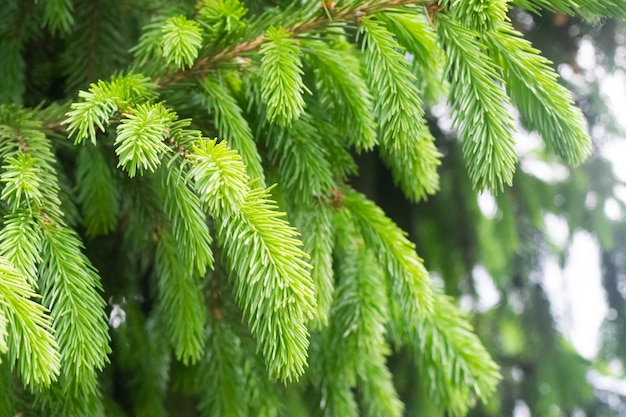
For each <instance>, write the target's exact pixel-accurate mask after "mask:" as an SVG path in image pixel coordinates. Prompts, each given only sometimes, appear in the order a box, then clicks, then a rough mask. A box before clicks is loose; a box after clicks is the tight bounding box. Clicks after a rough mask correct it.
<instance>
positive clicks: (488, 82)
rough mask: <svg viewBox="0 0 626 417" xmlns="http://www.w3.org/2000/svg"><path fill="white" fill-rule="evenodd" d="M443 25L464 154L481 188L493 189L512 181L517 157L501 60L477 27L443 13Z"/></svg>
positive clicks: (452, 99) (439, 23)
mask: <svg viewBox="0 0 626 417" xmlns="http://www.w3.org/2000/svg"><path fill="white" fill-rule="evenodd" d="M438 16H439V17H438V19H437V20H436V22H437V29H438V33H439V36H440V38H441V41H442V43H443V45H444V49H445V51H446V55H447V69H446V73H447V75H448V77H449V78H450V79H451V91H450V104H451V105H452V110H453V112H454V119H453V120H454V125H455V126H456V127H457V128H458V129H459V131H460V132H459V133H460V136H461V141H462V146H463V155H464V157H465V161H466V166H467V169H468V171H469V176H470V178H471V179H472V182H473V184H474V187H475V189H477V190H484V189H485V188H489V189H490V190H491V191H493V192H498V191H500V190H502V189H503V187H504V184H509V185H510V184H511V182H512V181H513V173H514V171H515V164H516V162H517V156H516V154H515V149H514V143H515V141H514V139H513V124H512V117H511V115H510V112H509V110H508V108H509V107H510V106H511V103H510V100H509V99H508V97H507V96H506V94H505V93H504V90H503V88H502V85H503V84H504V81H503V80H502V78H501V77H500V75H499V74H498V73H497V72H496V68H497V67H496V64H495V63H494V62H493V60H492V59H491V58H490V57H489V56H488V55H487V54H486V53H485V52H483V51H484V48H483V46H482V45H481V44H480V43H478V41H477V40H476V34H475V33H474V32H473V31H470V30H468V29H467V28H465V27H463V26H461V25H460V24H459V23H458V22H456V21H455V20H453V19H452V18H450V17H448V16H444V15H438Z"/></svg>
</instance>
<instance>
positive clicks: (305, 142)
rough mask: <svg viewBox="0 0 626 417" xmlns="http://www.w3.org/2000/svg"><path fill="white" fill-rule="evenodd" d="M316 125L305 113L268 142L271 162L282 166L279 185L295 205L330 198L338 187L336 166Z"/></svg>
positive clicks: (279, 168) (279, 166)
mask: <svg viewBox="0 0 626 417" xmlns="http://www.w3.org/2000/svg"><path fill="white" fill-rule="evenodd" d="M314 122H315V121H314V119H313V118H312V117H311V116H310V115H308V114H306V113H305V114H303V115H302V117H301V118H300V119H298V120H296V121H295V122H294V123H293V125H292V126H291V128H289V129H286V128H279V129H278V131H277V132H276V133H274V134H273V135H272V136H271V140H269V141H268V143H267V147H268V152H267V156H268V159H269V160H270V161H271V162H272V163H273V164H274V165H277V166H278V168H277V169H276V170H277V173H278V182H279V183H280V185H281V187H284V189H285V190H286V192H287V193H286V194H287V196H286V198H287V200H288V201H289V202H290V203H292V204H291V205H292V206H297V205H300V204H302V205H309V204H310V203H311V202H312V201H313V200H314V199H316V198H320V197H324V196H329V195H330V192H331V190H332V188H333V186H334V184H335V181H334V178H333V177H332V175H333V171H332V168H331V166H332V164H331V162H330V160H329V158H328V153H327V151H326V149H325V148H324V146H323V140H322V138H321V137H320V133H319V132H318V130H317V128H316V126H315V123H314Z"/></svg>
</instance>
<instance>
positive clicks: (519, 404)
mask: <svg viewBox="0 0 626 417" xmlns="http://www.w3.org/2000/svg"><path fill="white" fill-rule="evenodd" d="M513 417H531V415H530V408H528V405H526V403H525V402H524V401H521V400H517V401H515V408H514V409H513Z"/></svg>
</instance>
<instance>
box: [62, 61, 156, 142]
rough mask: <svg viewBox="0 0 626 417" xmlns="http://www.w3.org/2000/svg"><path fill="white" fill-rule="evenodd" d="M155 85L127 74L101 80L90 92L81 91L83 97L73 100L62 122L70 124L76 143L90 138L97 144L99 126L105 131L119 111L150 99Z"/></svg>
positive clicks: (71, 133)
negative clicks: (112, 117)
mask: <svg viewBox="0 0 626 417" xmlns="http://www.w3.org/2000/svg"><path fill="white" fill-rule="evenodd" d="M156 87H157V86H156V85H155V84H152V83H151V82H150V80H149V79H148V78H146V77H144V76H143V75H139V74H132V73H131V74H128V75H125V76H117V77H111V81H109V82H105V81H101V80H100V81H98V82H97V83H95V84H91V85H90V86H89V90H88V91H80V92H79V93H78V97H80V98H81V99H82V100H81V101H78V102H74V103H72V105H71V110H70V111H69V112H67V114H66V116H67V118H66V119H65V120H64V121H63V122H62V124H64V125H68V126H67V131H68V135H69V137H70V138H72V137H74V143H75V144H83V143H84V142H85V140H87V139H89V140H90V141H91V143H93V144H94V145H95V144H96V127H98V128H99V129H100V131H101V132H104V131H105V130H106V129H105V126H106V125H107V124H108V123H109V120H110V119H111V116H113V114H114V113H115V112H117V111H126V110H127V108H128V107H129V106H130V105H131V104H134V103H135V102H137V101H141V102H143V101H149V100H151V99H152V98H154V97H155V90H156Z"/></svg>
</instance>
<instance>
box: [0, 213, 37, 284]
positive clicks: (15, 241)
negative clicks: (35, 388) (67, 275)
mask: <svg viewBox="0 0 626 417" xmlns="http://www.w3.org/2000/svg"><path fill="white" fill-rule="evenodd" d="M42 243H43V242H42V235H41V231H40V230H39V227H38V225H37V223H36V222H35V219H34V218H33V215H32V213H31V212H29V211H26V210H17V211H14V212H13V213H11V214H8V215H6V216H5V217H4V225H3V227H2V230H0V255H1V256H3V257H4V258H6V259H7V260H8V261H9V262H10V263H11V264H12V265H13V266H14V267H15V268H16V269H17V270H18V271H20V273H21V274H22V275H23V276H24V278H25V279H26V280H27V282H28V284H29V285H30V286H31V287H33V288H37V287H38V277H37V267H38V266H39V263H40V262H41V255H40V251H41V245H42Z"/></svg>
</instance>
